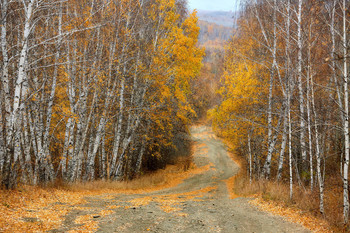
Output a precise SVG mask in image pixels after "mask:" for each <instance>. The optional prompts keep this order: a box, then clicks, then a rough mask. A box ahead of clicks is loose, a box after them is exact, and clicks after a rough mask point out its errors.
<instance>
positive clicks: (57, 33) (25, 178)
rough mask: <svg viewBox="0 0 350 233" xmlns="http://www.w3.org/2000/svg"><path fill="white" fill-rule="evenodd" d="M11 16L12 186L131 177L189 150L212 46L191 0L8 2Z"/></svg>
mask: <svg viewBox="0 0 350 233" xmlns="http://www.w3.org/2000/svg"><path fill="white" fill-rule="evenodd" d="M0 14H1V18H0V19H1V22H0V25H1V38H0V39H1V41H0V44H1V49H0V70H1V74H0V75H1V83H0V93H1V96H0V100H1V102H0V103H1V104H0V174H1V176H0V179H1V183H2V185H3V186H5V187H7V188H14V187H16V186H17V185H18V184H19V183H27V184H45V183H48V182H54V181H57V180H63V181H64V182H75V181H91V180H95V179H114V180H122V179H131V178H134V177H135V176H138V175H140V174H142V173H143V172H145V171H148V170H155V169H157V168H162V167H164V166H165V164H166V163H167V162H169V161H171V160H173V159H174V156H175V155H179V154H183V155H184V154H188V153H189V149H190V146H189V142H188V139H187V138H188V137H187V135H188V129H187V126H188V125H189V123H190V120H191V118H193V117H194V116H195V115H196V113H195V111H194V110H193V109H192V107H191V105H190V102H191V99H190V98H189V96H190V94H191V92H192V91H191V90H192V87H191V82H192V81H193V79H194V78H195V77H196V76H197V74H198V73H199V70H200V68H201V60H202V57H203V55H204V51H203V50H202V49H199V48H198V47H197V38H198V34H199V27H198V26H197V16H196V13H195V12H193V13H192V14H190V13H188V12H187V10H186V3H185V2H184V1H183V0H176V1H175V0H170V1H161V0H138V1H134V0H102V1H96V0H74V1H73V0H68V1H56V0H23V1H13V0H2V1H1V5H0ZM192 102H193V101H192Z"/></svg>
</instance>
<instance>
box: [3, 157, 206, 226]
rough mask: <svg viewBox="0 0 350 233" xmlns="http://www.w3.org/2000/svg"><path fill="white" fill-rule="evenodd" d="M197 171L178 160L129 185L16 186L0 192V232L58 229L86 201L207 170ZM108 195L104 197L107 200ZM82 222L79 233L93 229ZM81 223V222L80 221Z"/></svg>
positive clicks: (153, 187) (187, 160)
mask: <svg viewBox="0 0 350 233" xmlns="http://www.w3.org/2000/svg"><path fill="white" fill-rule="evenodd" d="M209 169H210V165H207V166H205V167H200V168H197V167H195V166H194V165H193V164H192V163H191V158H189V157H187V158H185V157H182V158H179V160H178V162H177V163H176V165H169V166H167V167H166V169H164V170H159V171H157V172H154V173H151V174H147V175H145V176H143V177H140V178H137V179H135V180H133V181H129V182H112V181H94V182H88V183H76V184H72V185H62V184H60V185H58V184H54V185H52V186H51V187H45V188H44V187H33V186H20V187H18V188H17V189H16V190H0V212H1V213H2V215H1V216H0V232H46V231H49V230H52V229H55V228H58V227H59V226H60V225H62V223H63V220H64V217H65V215H66V214H67V213H68V212H70V211H72V210H77V209H79V208H81V207H79V205H81V204H83V203H85V198H86V197H91V196H97V195H102V194H103V195H106V194H108V193H110V195H112V196H113V195H114V194H119V193H130V194H131V193H145V192H151V191H155V190H160V189H164V188H169V187H173V186H176V185H178V184H180V183H181V182H182V181H183V180H184V179H186V178H188V177H190V176H192V175H195V174H198V173H201V172H204V171H205V170H209ZM107 196H108V195H106V197H107ZM87 218H88V220H89V221H86V224H85V225H83V226H82V229H78V231H79V232H89V231H88V229H90V230H91V229H94V228H95V227H96V224H95V222H94V221H91V219H90V218H89V217H87ZM84 221H85V220H84Z"/></svg>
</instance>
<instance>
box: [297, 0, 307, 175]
mask: <svg viewBox="0 0 350 233" xmlns="http://www.w3.org/2000/svg"><path fill="white" fill-rule="evenodd" d="M302 6H303V0H298V87H299V108H300V148H301V158H302V167H303V169H302V170H304V167H305V161H306V146H305V131H306V128H305V119H304V114H305V109H304V93H303V79H302V76H303V73H302V62H303V60H302V59H303V57H302V49H303V45H302V34H301V27H302V26H301V24H302V22H301V20H302V17H301V16H302Z"/></svg>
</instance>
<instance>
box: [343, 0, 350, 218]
mask: <svg viewBox="0 0 350 233" xmlns="http://www.w3.org/2000/svg"><path fill="white" fill-rule="evenodd" d="M346 5H347V4H346V0H343V47H344V49H343V51H344V54H343V55H344V68H343V69H344V71H343V73H344V138H345V140H344V143H345V158H344V172H343V189H344V194H343V199H344V222H345V223H348V221H349V182H348V177H349V159H350V139H349V90H348V81H349V77H348V60H347V56H348V53H347V33H348V32H347V22H346V21H347V19H346V16H347V8H346Z"/></svg>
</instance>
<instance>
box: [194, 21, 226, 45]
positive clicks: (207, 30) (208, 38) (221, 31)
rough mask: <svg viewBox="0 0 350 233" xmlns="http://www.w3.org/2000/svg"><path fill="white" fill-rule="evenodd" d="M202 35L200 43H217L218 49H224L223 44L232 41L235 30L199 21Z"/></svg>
mask: <svg viewBox="0 0 350 233" xmlns="http://www.w3.org/2000/svg"><path fill="white" fill-rule="evenodd" d="M199 26H200V34H199V42H200V43H201V44H204V45H206V43H208V42H209V43H210V42H211V43H215V42H216V43H217V46H218V47H222V45H223V42H224V41H227V40H229V39H230V37H231V35H232V31H233V28H232V27H225V26H222V25H218V24H215V23H210V22H206V21H203V20H200V21H199Z"/></svg>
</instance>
